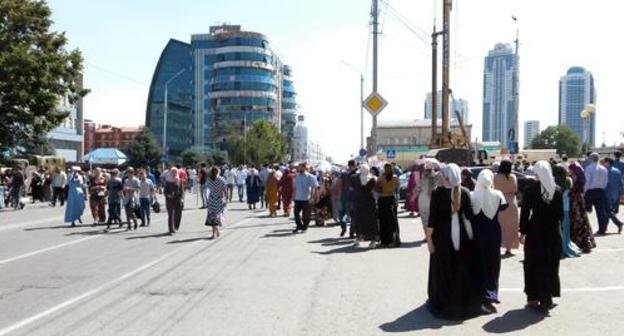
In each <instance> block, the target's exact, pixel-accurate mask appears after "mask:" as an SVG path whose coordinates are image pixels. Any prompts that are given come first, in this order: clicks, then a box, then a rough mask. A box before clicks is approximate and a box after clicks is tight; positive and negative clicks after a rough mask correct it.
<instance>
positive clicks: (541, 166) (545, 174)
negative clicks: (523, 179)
mask: <svg viewBox="0 0 624 336" xmlns="http://www.w3.org/2000/svg"><path fill="white" fill-rule="evenodd" d="M533 174H535V176H537V178H538V180H539V181H540V185H541V191H542V199H543V200H544V202H546V203H550V201H552V200H553V197H555V189H556V188H557V184H556V183H555V178H554V177H553V174H552V167H551V166H550V163H549V162H548V161H544V160H542V161H538V162H537V163H536V164H535V166H534V167H533Z"/></svg>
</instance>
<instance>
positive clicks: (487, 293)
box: [471, 169, 509, 313]
mask: <svg viewBox="0 0 624 336" xmlns="http://www.w3.org/2000/svg"><path fill="white" fill-rule="evenodd" d="M475 188H476V189H475V191H474V192H472V194H471V202H472V210H473V212H474V214H475V216H474V220H473V221H472V227H473V229H474V234H475V243H476V246H475V248H476V255H475V256H474V262H475V263H474V265H475V267H476V268H475V271H476V276H477V283H478V286H479V291H480V293H481V299H482V301H483V303H482V305H483V306H482V309H481V310H482V311H483V312H485V313H496V312H497V310H496V307H494V305H493V304H494V303H500V301H498V278H499V275H500V267H501V254H500V246H501V226H500V224H499V222H498V213H499V212H500V211H501V210H504V209H505V208H507V207H508V206H509V205H508V204H507V200H506V199H505V195H503V193H502V192H500V191H499V190H496V189H494V173H492V171H491V170H489V169H484V170H482V171H481V173H479V177H478V179H477V184H476V187H475Z"/></svg>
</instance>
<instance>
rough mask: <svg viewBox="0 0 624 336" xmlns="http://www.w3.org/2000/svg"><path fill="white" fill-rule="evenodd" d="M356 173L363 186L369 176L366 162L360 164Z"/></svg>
mask: <svg viewBox="0 0 624 336" xmlns="http://www.w3.org/2000/svg"><path fill="white" fill-rule="evenodd" d="M358 173H359V174H360V182H361V183H362V185H363V186H365V185H366V184H367V183H368V180H370V178H371V175H370V167H369V166H368V165H367V164H366V163H364V164H362V165H360V168H359V169H358Z"/></svg>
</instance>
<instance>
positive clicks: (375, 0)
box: [371, 0, 379, 155]
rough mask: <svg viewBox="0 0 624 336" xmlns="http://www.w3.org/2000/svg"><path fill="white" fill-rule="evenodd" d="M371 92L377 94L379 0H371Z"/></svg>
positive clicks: (374, 135) (373, 139) (374, 143)
mask: <svg viewBox="0 0 624 336" xmlns="http://www.w3.org/2000/svg"><path fill="white" fill-rule="evenodd" d="M371 16H372V18H373V92H377V42H378V41H377V37H378V36H377V35H379V31H378V28H379V20H378V19H379V0H373V10H372V12H371ZM371 151H372V155H377V115H373V129H372V131H371Z"/></svg>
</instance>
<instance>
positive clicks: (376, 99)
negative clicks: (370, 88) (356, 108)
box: [364, 92, 388, 116]
mask: <svg viewBox="0 0 624 336" xmlns="http://www.w3.org/2000/svg"><path fill="white" fill-rule="evenodd" d="M386 106H388V101H387V100H385V99H384V97H382V96H381V95H380V94H379V92H373V93H371V94H370V96H368V98H366V99H365V100H364V108H365V109H366V110H367V111H368V112H369V113H370V114H371V115H373V116H376V115H378V114H379V113H381V111H382V110H383V109H384V108H386Z"/></svg>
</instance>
